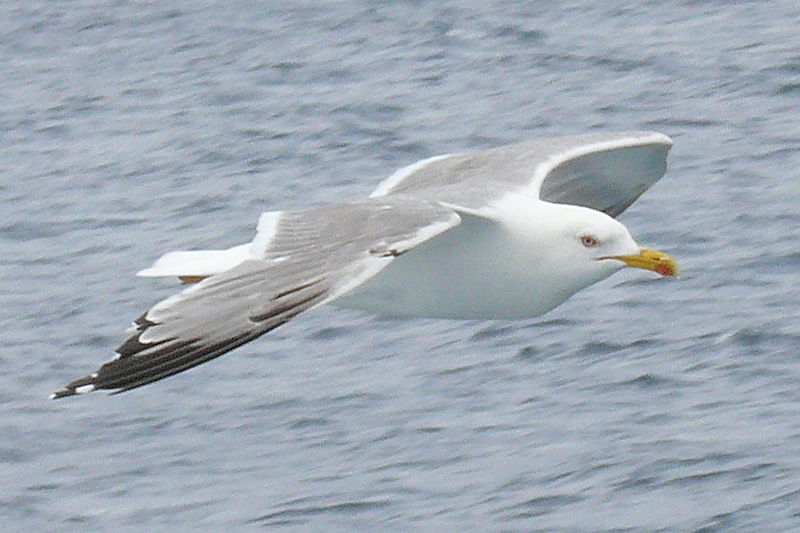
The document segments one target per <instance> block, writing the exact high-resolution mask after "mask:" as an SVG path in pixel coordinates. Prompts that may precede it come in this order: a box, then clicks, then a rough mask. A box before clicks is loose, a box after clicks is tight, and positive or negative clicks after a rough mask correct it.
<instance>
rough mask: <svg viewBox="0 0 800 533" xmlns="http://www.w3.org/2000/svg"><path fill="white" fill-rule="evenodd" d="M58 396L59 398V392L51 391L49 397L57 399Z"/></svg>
mask: <svg viewBox="0 0 800 533" xmlns="http://www.w3.org/2000/svg"><path fill="white" fill-rule="evenodd" d="M56 398H58V394H56V393H55V392H51V393H50V397H49V399H51V400H55V399H56Z"/></svg>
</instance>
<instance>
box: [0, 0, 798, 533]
mask: <svg viewBox="0 0 800 533" xmlns="http://www.w3.org/2000/svg"><path fill="white" fill-rule="evenodd" d="M798 20H800V4H798V3H797V2H796V1H794V0H775V1H771V2H746V1H742V2H723V1H709V2H697V1H670V0H665V1H660V2H650V1H646V2H626V1H621V0H611V1H608V2H591V1H588V0H586V1H582V0H578V1H573V2H512V1H497V2H486V1H480V2H479V1H466V2H461V1H459V2H456V1H436V2H434V1H421V0H420V1H413V2H382V3H381V2H365V1H355V0H352V1H351V0H346V1H333V2H310V1H300V2H280V3H279V2H255V1H238V0H237V1H231V2H210V1H207V0H200V1H195V2H181V3H177V2H133V1H124V0H118V1H112V2H90V1H85V0H84V1H71V2H66V1H50V2H43V1H30V2H24V3H23V2H15V1H9V2H2V3H0V265H2V266H0V284H1V285H0V346H2V348H0V383H1V384H2V386H0V413H1V414H2V416H0V530H2V531H26V532H30V531H70V530H74V531H103V530H107V531H112V530H113V531H154V530H170V531H198V530H199V531H237V530H261V529H264V528H266V529H268V530H275V531H504V532H516V531H519V532H524V531H552V532H573V531H574V532H587V531H637V532H638V531H698V532H700V531H702V532H712V531H800V209H799V208H800V32H798V30H797V23H798ZM630 129H648V130H656V131H661V132H663V133H666V134H668V135H670V136H671V137H673V138H674V140H675V146H674V149H673V151H672V153H671V156H670V168H669V171H668V173H667V175H666V177H665V178H664V179H663V180H662V181H660V182H659V183H658V184H656V186H654V187H653V188H652V189H651V190H650V191H648V192H647V193H646V194H645V195H644V196H643V197H642V198H641V199H640V200H639V201H637V202H636V203H635V204H634V205H633V206H632V207H631V208H630V209H629V210H628V211H627V212H626V213H624V214H623V215H622V217H621V220H622V221H623V222H624V223H625V224H626V225H627V226H628V227H629V228H630V229H631V231H632V232H633V234H634V235H635V236H636V237H637V239H638V240H639V241H640V242H642V243H644V244H647V245H648V246H652V247H656V248H659V249H662V250H665V251H667V252H669V253H670V254H672V255H673V256H675V257H676V258H677V259H678V260H679V261H680V262H681V264H682V266H683V275H682V279H680V280H678V281H671V280H666V279H656V276H652V275H649V274H648V273H645V272H641V271H636V272H633V271H630V272H628V271H626V272H622V273H619V274H617V275H615V276H613V277H612V278H610V279H608V280H606V281H604V282H602V283H600V284H598V285H596V286H593V287H591V288H589V289H587V290H585V291H583V292H581V293H579V294H578V295H576V296H575V297H574V298H572V299H571V300H569V301H568V302H567V303H565V304H564V305H563V306H561V307H560V308H558V309H557V310H555V311H554V312H552V313H550V314H549V315H546V316H544V317H541V318H539V319H531V320H528V321H521V322H481V321H468V322H464V321H444V320H390V319H383V318H380V317H374V316H371V315H368V314H360V313H357V312H348V311H343V310H338V309H335V308H322V309H320V310H318V311H315V312H313V313H309V314H308V315H302V316H300V317H298V318H297V319H295V320H294V321H292V322H290V323H289V324H287V325H286V326H283V327H281V328H279V329H277V330H276V331H274V332H272V333H270V334H269V335H267V336H265V337H264V338H262V339H259V340H258V341H256V342H253V343H251V344H248V345H246V346H244V347H242V348H240V349H238V350H236V351H234V352H232V353H230V354H228V355H226V356H224V357H222V358H220V359H218V360H216V361H214V362H211V363H208V364H205V365H202V366H200V367H198V368H196V369H193V370H191V371H190V372H187V373H184V374H181V375H179V376H175V377H172V378H170V379H167V380H164V381H162V382H159V383H156V384H153V385H150V386H148V387H145V388H142V389H139V390H136V391H133V392H130V393H126V394H122V395H118V396H107V395H105V394H103V393H94V394H91V395H88V396H82V397H77V398H70V399H68V400H63V401H58V402H52V401H50V400H48V399H47V396H48V394H49V393H50V392H51V391H53V390H55V389H56V388H59V387H60V386H62V385H63V384H64V383H65V382H67V381H69V380H71V379H74V378H76V377H79V376H82V375H85V374H86V373H88V372H92V371H94V370H95V369H96V368H97V366H98V365H99V364H100V363H102V362H104V361H106V360H108V359H109V358H110V357H111V356H112V355H113V349H114V348H115V347H116V346H117V345H118V343H119V342H120V341H121V340H123V338H124V330H125V328H126V327H127V326H128V325H129V323H130V321H131V320H132V319H133V318H135V317H136V316H138V315H139V314H140V313H141V312H142V311H143V310H144V309H146V308H147V307H148V306H149V305H152V304H153V303H155V302H156V301H158V300H159V299H161V298H164V297H166V296H167V295H169V294H171V293H172V292H174V291H176V290H177V286H176V285H175V284H174V283H173V282H172V281H171V280H169V281H167V280H150V279H141V278H136V277H134V273H135V272H136V271H137V270H139V269H141V268H144V267H146V266H148V265H149V264H150V263H152V261H154V260H155V259H156V258H157V257H158V256H159V255H161V254H162V253H164V252H167V251H170V250H175V249H200V248H218V247H219V248H221V247H227V246H233V245H235V244H239V243H241V242H245V241H247V240H249V239H250V238H251V237H252V234H253V231H254V228H255V222H256V219H257V217H258V215H259V213H261V212H262V211H267V210H275V209H284V208H298V207H304V206H312V205H320V204H323V203H328V202H336V201H340V200H347V199H350V198H355V197H358V196H364V195H366V194H368V193H369V191H370V190H371V189H372V188H373V187H374V186H375V185H376V184H377V183H378V181H380V180H381V179H382V178H384V177H385V176H387V175H389V174H390V173H391V172H392V171H394V170H395V169H397V168H399V167H401V166H404V165H407V164H410V163H413V162H414V161H417V160H419V159H422V158H424V157H428V156H431V155H435V154H440V153H446V152H454V151H463V150H468V149H477V148H488V147H492V146H496V145H500V144H504V143H511V142H517V141H523V140H528V139H535V138H540V137H547V136H555V135H563V134H574V133H584V132H590V131H614V130H630Z"/></svg>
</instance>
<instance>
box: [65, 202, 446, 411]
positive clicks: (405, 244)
mask: <svg viewBox="0 0 800 533" xmlns="http://www.w3.org/2000/svg"><path fill="white" fill-rule="evenodd" d="M264 219H265V220H264ZM264 219H262V223H260V224H259V233H258V234H257V235H256V238H255V239H254V241H253V243H252V249H253V250H254V251H255V252H254V254H255V258H249V259H245V260H244V261H242V262H240V263H238V264H237V265H236V266H234V267H232V268H230V269H229V270H226V271H225V272H222V273H219V274H216V275H212V276H210V277H208V278H206V279H205V280H203V281H201V282H200V283H197V284H196V285H193V286H191V287H189V288H187V289H185V290H184V291H183V292H181V293H179V294H177V295H175V296H172V297H170V298H167V299H166V300H163V301H161V302H160V303H158V304H156V305H154V306H153V307H152V308H150V310H148V311H147V312H146V313H144V314H143V315H142V316H140V317H139V318H138V319H137V320H136V321H135V322H134V327H135V329H136V331H135V333H134V334H133V335H132V336H131V337H130V338H129V339H128V340H127V341H125V342H124V343H123V344H122V345H121V346H120V347H119V348H117V354H118V355H117V358H116V359H114V360H112V361H110V362H108V363H106V364H104V365H103V366H101V367H100V369H99V370H98V371H97V372H95V373H93V374H91V375H89V376H86V377H84V378H82V379H78V380H75V381H73V382H71V383H69V384H68V385H67V386H66V387H64V388H63V389H62V390H59V391H57V392H55V393H54V394H53V395H52V397H53V398H61V397H64V396H71V395H74V394H82V393H86V392H91V391H93V390H96V389H112V390H115V392H123V391H126V390H130V389H133V388H136V387H140V386H142V385H146V384H148V383H151V382H153V381H156V380H159V379H162V378H165V377H167V376H171V375H173V374H177V373H178V372H182V371H184V370H187V369H189V368H192V367H194V366H197V365H199V364H201V363H204V362H206V361H209V360H211V359H214V358H215V357H219V356H220V355H222V354H224V353H226V352H228V351H230V350H232V349H234V348H236V347H238V346H241V345H242V344H244V343H246V342H249V341H251V340H253V339H255V338H256V337H259V336H261V335H263V334H264V333H267V332H268V331H270V330H272V329H275V328H276V327H278V326H280V325H281V324H284V323H286V322H287V321H289V320H290V319H292V318H293V317H295V316H297V315H298V314H300V313H302V312H303V311H307V310H309V309H312V308H314V307H317V306H319V305H322V304H324V303H326V302H329V301H331V300H333V299H334V298H336V297H338V296H340V295H342V294H344V293H346V292H348V291H349V290H351V289H353V288H355V287H357V286H358V285H360V284H362V283H363V282H365V281H366V280H368V279H369V278H371V277H372V276H374V275H375V274H377V273H378V272H380V271H381V270H382V269H383V268H385V267H386V266H387V265H388V264H389V263H390V262H391V261H392V260H393V258H394V257H396V256H398V255H400V254H402V253H403V252H405V251H406V250H408V249H410V248H413V247H414V246H416V245H418V244H420V243H422V242H424V241H426V240H428V239H430V238H432V237H434V236H436V235H438V234H440V233H442V232H444V231H446V230H448V229H450V228H452V227H454V226H456V225H458V224H459V222H460V220H461V219H460V217H459V216H458V215H457V214H456V213H455V212H453V211H451V210H449V209H446V208H444V207H441V206H440V205H438V204H435V203H430V202H426V201H423V200H416V199H409V198H403V197H394V196H393V197H387V198H374V199H367V200H362V201H358V202H352V203H347V204H339V205H334V206H325V207H319V208H315V209H308V210H303V211H284V212H275V213H269V214H267V215H265V216H264Z"/></svg>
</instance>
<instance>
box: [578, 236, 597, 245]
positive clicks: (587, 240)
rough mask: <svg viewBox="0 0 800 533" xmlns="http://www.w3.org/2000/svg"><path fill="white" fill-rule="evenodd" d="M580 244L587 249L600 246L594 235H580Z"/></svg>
mask: <svg viewBox="0 0 800 533" xmlns="http://www.w3.org/2000/svg"><path fill="white" fill-rule="evenodd" d="M581 244H582V245H584V246H585V247H587V248H594V247H595V246H597V245H598V244H600V241H598V240H597V237H595V236H594V235H581Z"/></svg>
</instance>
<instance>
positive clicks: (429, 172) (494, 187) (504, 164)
mask: <svg viewBox="0 0 800 533" xmlns="http://www.w3.org/2000/svg"><path fill="white" fill-rule="evenodd" d="M671 146H672V141H671V140H670V138H669V137H667V136H666V135H663V134H661V133H655V132H646V131H645V132H623V133H593V134H586V135H575V136H569V137H556V138H552V139H543V140H537V141H529V142H524V143H520V144H514V145H509V146H502V147H500V148H494V149H491V150H484V151H478V152H470V153H463V154H452V155H443V156H437V157H432V158H430V159H425V160H423V161H419V162H417V163H415V164H413V165H411V166H409V167H406V168H403V169H400V170H398V171H397V172H395V173H394V174H392V175H391V176H389V177H388V178H387V179H385V180H384V181H383V182H381V184H380V185H378V188H377V189H376V190H375V191H374V192H373V193H372V196H373V197H374V196H383V195H387V194H404V195H412V196H414V197H417V198H424V199H427V200H434V201H439V202H442V203H445V204H447V205H452V206H454V207H456V208H460V209H461V210H463V211H465V212H470V213H472V214H476V215H484V216H491V214H492V212H493V211H494V210H495V209H498V208H502V205H501V204H502V200H503V198H504V197H505V196H506V195H509V194H525V195H529V196H532V197H538V198H541V199H542V200H545V201H548V202H554V203H563V204H573V205H581V206H584V207H589V208H592V209H596V210H598V211H603V212H605V213H607V214H609V215H611V216H614V217H615V216H617V215H619V214H620V213H621V212H622V211H624V210H625V209H626V208H627V207H628V206H629V205H631V204H632V203H633V202H634V201H635V200H636V199H637V198H638V197H639V196H640V195H641V194H642V193H643V192H644V191H646V190H647V189H648V188H649V187H650V186H651V185H653V183H655V182H656V181H658V180H659V179H660V178H661V177H662V176H663V175H664V173H665V172H666V168H667V167H666V165H667V163H666V160H667V154H668V152H669V149H670V147H671Z"/></svg>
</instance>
